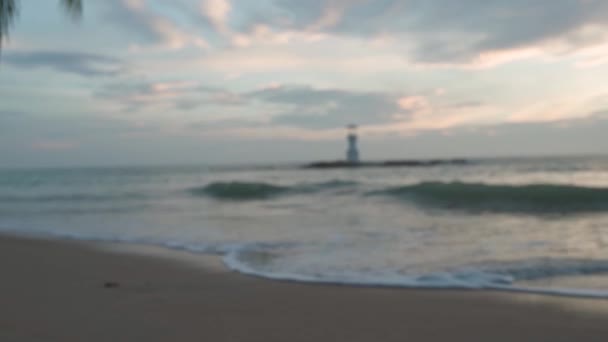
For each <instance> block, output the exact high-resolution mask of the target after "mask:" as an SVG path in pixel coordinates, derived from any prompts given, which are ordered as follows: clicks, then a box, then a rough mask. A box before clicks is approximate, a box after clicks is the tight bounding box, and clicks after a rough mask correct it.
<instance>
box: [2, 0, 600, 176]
mask: <svg viewBox="0 0 608 342" xmlns="http://www.w3.org/2000/svg"><path fill="white" fill-rule="evenodd" d="M83 1H84V13H83V17H82V18H81V19H80V20H77V21H73V20H71V18H70V17H69V15H67V14H66V13H64V12H63V11H62V10H61V8H60V6H59V4H58V2H57V1H51V0H45V1H34V0H22V1H21V9H20V15H19V17H18V18H17V20H16V22H15V25H14V26H13V28H12V30H11V32H10V37H9V40H8V41H7V42H5V43H4V44H3V50H2V56H1V57H0V167H47V166H50V167H54V166H96V165H126V164H174V163H178V164H242V163H275V162H299V161H309V160H325V159H332V160H333V159H341V158H344V154H345V149H346V142H345V126H346V125H348V124H351V123H352V124H357V125H359V126H360V127H359V135H360V150H361V155H362V158H363V159H368V160H372V159H387V158H394V159H399V158H437V157H494V156H529V155H572V154H598V153H599V154H601V153H605V152H606V151H608V135H607V134H606V133H605V132H608V1H605V0H510V1H504V0H484V1H480V0H459V1H454V0H306V1H303V0H256V1H252V0H103V1H102V0H83Z"/></svg>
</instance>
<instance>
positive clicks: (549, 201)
mask: <svg viewBox="0 0 608 342" xmlns="http://www.w3.org/2000/svg"><path fill="white" fill-rule="evenodd" d="M373 194H383V195H390V196H395V197H399V198H402V199H405V200H410V201H413V202H416V203H418V204H421V205H425V206H434V207H439V208H443V209H459V210H470V211H496V212H524V213H526V212H532V213H539V212H540V213H543V212H546V213H571V212H592V211H605V210H608V188H590V187H581V186H571V185H553V184H534V185H490V184H483V183H463V182H453V183H443V182H425V183H419V184H414V185H408V186H402V187H397V188H390V189H386V190H383V191H379V192H375V193H373Z"/></svg>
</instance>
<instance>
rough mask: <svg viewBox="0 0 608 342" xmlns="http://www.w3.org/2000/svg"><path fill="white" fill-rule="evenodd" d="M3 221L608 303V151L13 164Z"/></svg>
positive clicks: (247, 268)
mask: <svg viewBox="0 0 608 342" xmlns="http://www.w3.org/2000/svg"><path fill="white" fill-rule="evenodd" d="M0 230H1V231H4V232H9V233H19V234H34V235H44V236H48V235H51V236H55V237H59V238H70V239H82V240H102V241H115V242H126V243H137V244H151V245H160V246H164V247H167V248H172V249H181V250H188V251H191V252H196V253H213V254H220V255H223V257H224V260H225V262H226V264H227V265H228V266H229V267H230V268H232V269H234V270H236V271H239V272H243V273H247V274H252V275H257V276H263V277H268V278H274V279H283V280H292V281H303V282H323V283H339V284H351V285H373V286H403V287H432V288H467V289H500V290H510V291H532V292H540V293H552V294H558V295H582V296H594V297H606V298H608V277H606V275H608V159H607V158H597V157H594V158H591V157H588V158H582V157H579V158H539V159H501V160H478V161H474V162H473V163H471V164H468V165H443V166H432V167H423V168H368V169H341V170H340V169H337V170H305V169H301V168H298V167H297V166H293V165H291V166H280V167H255V168H254V167H240V168H211V167H193V166H189V167H185V166H184V167H180V166H175V167H132V168H99V169H93V168H89V169H52V170H3V171H0Z"/></svg>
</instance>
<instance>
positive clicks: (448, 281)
mask: <svg viewBox="0 0 608 342" xmlns="http://www.w3.org/2000/svg"><path fill="white" fill-rule="evenodd" d="M277 247H278V248H281V249H284V248H285V247H286V246H285V245H281V244H278V243H277V244H242V245H239V246H233V248H231V249H230V250H228V251H227V253H226V254H225V255H224V258H223V259H224V263H225V264H226V266H227V267H228V268H230V269H231V270H234V271H236V272H239V273H243V274H246V275H250V276H255V277H260V278H266V279H272V280H279V281H288V282H299V283H312V284H326V285H343V286H361V287H390V288H424V289H466V290H499V291H509V292H524V293H535V294H545V295H558V296H566V297H588V298H603V299H608V290H595V289H577V288H552V287H534V286H525V285H519V284H518V282H525V281H533V280H541V279H550V278H555V277H566V276H580V275H605V274H608V260H585V259H575V260H569V259H554V260H552V259H538V260H522V261H519V262H512V263H510V264H497V265H493V266H489V265H486V266H466V267H461V268H459V269H454V270H448V271H443V272H434V273H427V274H408V273H402V272H397V271H391V270H386V271H383V270H374V272H369V270H361V271H360V272H359V271H356V270H348V271H340V272H336V270H324V269H323V267H322V266H320V265H317V266H318V267H316V269H315V270H314V272H297V271H293V270H290V269H288V268H287V269H285V266H286V265H285V264H284V263H282V262H278V263H277V264H278V265H280V266H281V267H280V268H277V269H273V268H272V267H268V265H267V264H272V263H274V262H275V261H276V260H277V259H280V253H276V252H275V251H273V249H275V248H277Z"/></svg>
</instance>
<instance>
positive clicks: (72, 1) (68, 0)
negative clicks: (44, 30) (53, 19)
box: [0, 0, 82, 51]
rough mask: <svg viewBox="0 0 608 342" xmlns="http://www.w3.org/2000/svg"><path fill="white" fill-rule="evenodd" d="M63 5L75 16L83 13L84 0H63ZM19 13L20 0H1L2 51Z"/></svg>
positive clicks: (0, 37) (0, 36)
mask: <svg viewBox="0 0 608 342" xmlns="http://www.w3.org/2000/svg"><path fill="white" fill-rule="evenodd" d="M61 5H62V6H63V7H64V8H65V10H66V11H67V12H68V14H70V15H71V16H72V17H73V18H79V17H80V16H81V15H82V0H61ZM18 13H19V0H0V51H1V50H2V43H4V40H5V39H6V38H7V37H8V33H9V30H10V28H11V25H12V24H13V22H14V21H15V17H17V14H18Z"/></svg>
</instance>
